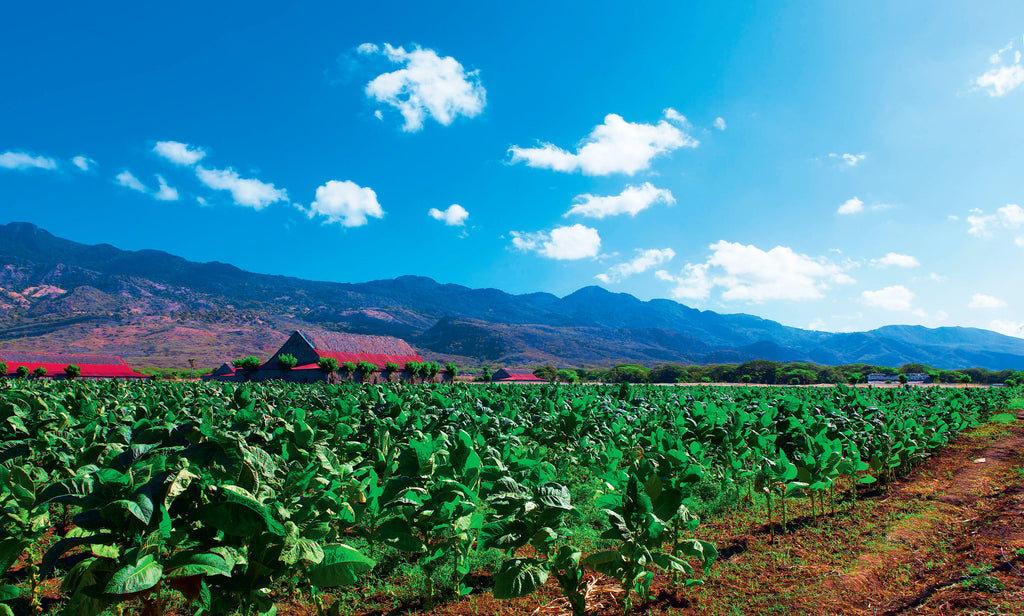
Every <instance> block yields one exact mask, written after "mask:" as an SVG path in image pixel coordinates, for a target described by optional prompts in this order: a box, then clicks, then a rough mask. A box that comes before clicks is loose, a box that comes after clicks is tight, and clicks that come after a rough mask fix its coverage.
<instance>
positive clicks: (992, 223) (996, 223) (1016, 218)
mask: <svg viewBox="0 0 1024 616" xmlns="http://www.w3.org/2000/svg"><path fill="white" fill-rule="evenodd" d="M971 212H972V213H973V214H972V215H971V216H968V217H967V224H968V225H970V226H969V227H968V229H967V233H969V234H971V235H973V236H975V237H992V228H993V227H1002V228H1004V229H1017V228H1019V227H1020V226H1021V225H1024V208H1021V207H1020V206H1019V205H1017V204H1015V203H1009V204H1007V205H1004V206H1003V207H1001V208H999V209H998V210H996V213H995V214H985V213H984V212H983V211H982V210H979V209H978V208H973V209H972V210H971Z"/></svg>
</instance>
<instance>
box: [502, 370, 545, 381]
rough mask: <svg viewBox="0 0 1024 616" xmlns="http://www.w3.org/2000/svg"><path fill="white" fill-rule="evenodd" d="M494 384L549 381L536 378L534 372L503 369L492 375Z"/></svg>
mask: <svg viewBox="0 0 1024 616" xmlns="http://www.w3.org/2000/svg"><path fill="white" fill-rule="evenodd" d="M491 382H492V383H547V382H548V381H547V379H542V378H540V377H539V376H536V375H535V374H533V373H532V372H527V371H526V370H508V369H506V368H501V369H500V370H498V371H497V372H495V373H494V374H493V375H491Z"/></svg>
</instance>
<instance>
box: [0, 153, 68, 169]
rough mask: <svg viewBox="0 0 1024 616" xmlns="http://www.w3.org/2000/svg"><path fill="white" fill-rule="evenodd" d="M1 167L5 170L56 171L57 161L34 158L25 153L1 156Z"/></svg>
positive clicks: (42, 157) (48, 158)
mask: <svg viewBox="0 0 1024 616" xmlns="http://www.w3.org/2000/svg"><path fill="white" fill-rule="evenodd" d="M0 167H3V168H4V169H18V170H21V169H56V168H57V161H55V160H54V159H52V158H50V157H49V156H32V155H31V154H27V153H25V152H4V153H3V154H0Z"/></svg>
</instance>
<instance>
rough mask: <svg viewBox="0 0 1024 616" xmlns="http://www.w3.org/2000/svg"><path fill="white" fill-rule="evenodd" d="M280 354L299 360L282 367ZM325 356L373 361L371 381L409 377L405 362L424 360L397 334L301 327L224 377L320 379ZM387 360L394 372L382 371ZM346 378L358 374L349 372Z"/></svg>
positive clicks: (303, 381)
mask: <svg viewBox="0 0 1024 616" xmlns="http://www.w3.org/2000/svg"><path fill="white" fill-rule="evenodd" d="M281 355H292V356H293V357H295V359H296V360H297V362H298V363H297V364H296V366H295V367H294V368H292V369H291V370H284V369H282V367H281V362H280V361H279V358H280V357H281ZM324 358H331V359H334V360H335V361H337V362H338V366H339V367H340V366H341V365H342V364H344V363H346V362H351V363H352V364H358V363H359V362H361V361H364V362H368V363H370V364H373V365H374V366H376V367H377V372H375V373H374V374H373V375H372V376H371V377H370V378H369V379H367V380H368V381H369V382H371V383H381V382H384V381H387V380H397V379H408V378H410V377H411V375H410V374H408V373H406V372H405V371H404V368H405V365H406V364H407V363H410V362H417V363H423V358H422V357H420V355H419V354H418V353H417V352H416V351H414V350H413V348H412V347H411V346H409V343H407V342H406V341H404V340H401V339H399V338H392V337H391V336H363V335H359V334H347V333H340V332H311V331H305V330H303V331H296V332H295V333H293V334H292V335H291V337H290V338H288V340H286V341H285V343H284V344H283V345H282V346H281V348H280V349H278V351H277V352H276V353H274V355H273V356H271V358H270V359H268V360H267V361H266V362H265V363H264V364H262V365H261V366H260V367H259V368H257V369H256V370H254V371H253V372H251V373H249V374H239V372H241V371H236V372H233V373H232V375H231V376H230V377H228V378H226V379H223V380H252V381H263V380H268V379H284V380H286V381H292V382H299V383H313V382H316V381H323V380H326V379H327V375H326V374H324V373H323V372H322V371H321V370H320V366H319V365H318V363H319V361H320V360H321V359H324ZM389 363H392V364H395V365H397V366H398V368H399V369H398V370H397V371H396V372H395V373H394V374H387V373H385V372H384V369H385V367H386V365H387V364H389ZM337 376H342V377H343V376H344V375H341V374H338V375H337ZM239 377H241V378H239ZM348 378H352V379H358V378H359V377H358V376H356V375H348Z"/></svg>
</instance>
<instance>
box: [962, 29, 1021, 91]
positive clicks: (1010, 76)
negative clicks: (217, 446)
mask: <svg viewBox="0 0 1024 616" xmlns="http://www.w3.org/2000/svg"><path fill="white" fill-rule="evenodd" d="M1011 49H1013V43H1012V42H1011V43H1010V44H1009V45H1007V46H1006V47H1003V48H1002V49H1000V50H999V51H998V52H996V53H994V54H992V56H990V57H989V62H990V63H992V64H996V65H999V66H996V67H995V68H992V69H989V70H987V71H985V72H984V73H982V74H981V75H979V76H978V77H977V78H976V79H975V80H974V84H975V86H977V87H978V88H981V89H983V90H985V91H986V92H988V95H989V96H991V97H999V96H1004V95H1006V94H1009V93H1010V92H1012V91H1014V90H1016V89H1017V88H1019V87H1020V86H1021V84H1024V66H1021V63H1020V60H1021V57H1020V52H1019V51H1018V52H1016V53H1014V54H1013V63H1012V64H1003V58H1002V56H1003V54H1005V53H1007V52H1009V51H1010V50H1011Z"/></svg>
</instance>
